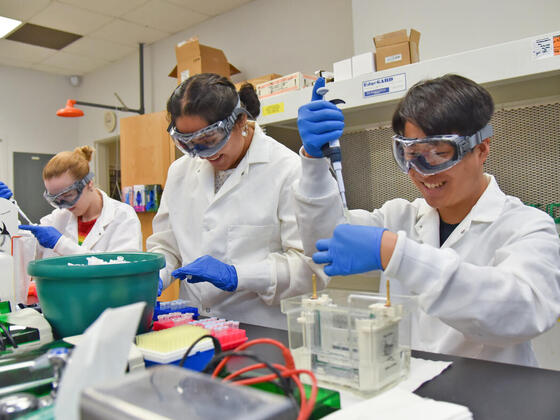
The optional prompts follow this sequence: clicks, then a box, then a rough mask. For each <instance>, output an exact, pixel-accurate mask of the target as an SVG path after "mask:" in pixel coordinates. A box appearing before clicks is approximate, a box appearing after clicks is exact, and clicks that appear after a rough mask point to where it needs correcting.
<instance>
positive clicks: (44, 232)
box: [19, 225, 62, 249]
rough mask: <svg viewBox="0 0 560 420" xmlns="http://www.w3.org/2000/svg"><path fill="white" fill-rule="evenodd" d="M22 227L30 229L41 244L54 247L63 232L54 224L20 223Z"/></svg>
mask: <svg viewBox="0 0 560 420" xmlns="http://www.w3.org/2000/svg"><path fill="white" fill-rule="evenodd" d="M19 228H20V229H23V230H30V231H31V233H32V234H33V235H35V237H36V238H37V240H38V241H39V243H40V244H41V246H44V247H45V248H51V249H52V248H54V247H55V245H56V243H57V242H58V240H59V239H60V237H61V236H62V233H60V232H59V231H58V230H56V228H53V227H52V226H35V225H19Z"/></svg>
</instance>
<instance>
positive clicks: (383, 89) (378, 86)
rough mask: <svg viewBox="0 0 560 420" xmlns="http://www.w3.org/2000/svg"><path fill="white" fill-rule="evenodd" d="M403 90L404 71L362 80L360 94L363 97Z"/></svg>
mask: <svg viewBox="0 0 560 420" xmlns="http://www.w3.org/2000/svg"><path fill="white" fill-rule="evenodd" d="M403 90H406V74H405V73H399V74H393V75H391V76H385V77H380V78H379V79H372V80H365V81H364V82H362V96H363V97H364V98H369V97H372V96H377V95H386V94H388V93H395V92H401V91H403Z"/></svg>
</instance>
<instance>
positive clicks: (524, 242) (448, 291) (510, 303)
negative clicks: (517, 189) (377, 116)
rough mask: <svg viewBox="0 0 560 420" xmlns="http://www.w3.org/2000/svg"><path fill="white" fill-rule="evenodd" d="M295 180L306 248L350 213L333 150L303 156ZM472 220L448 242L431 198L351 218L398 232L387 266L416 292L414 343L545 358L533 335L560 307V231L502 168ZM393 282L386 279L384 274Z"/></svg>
mask: <svg viewBox="0 0 560 420" xmlns="http://www.w3.org/2000/svg"><path fill="white" fill-rule="evenodd" d="M302 161H303V176H302V180H301V182H299V183H298V184H296V185H295V186H294V190H295V195H296V205H297V207H298V223H299V227H300V233H301V234H302V238H303V242H304V245H305V250H306V253H307V252H309V253H311V252H312V251H313V250H314V248H315V246H314V244H315V241H316V239H319V238H320V237H330V236H332V231H333V230H334V227H335V226H336V224H338V223H340V222H342V221H343V219H342V204H341V202H340V198H339V195H338V190H337V187H336V182H335V181H334V180H333V179H332V177H329V176H328V172H327V162H326V161H325V159H308V158H305V157H302ZM486 176H487V177H489V178H490V179H489V181H490V182H489V185H488V187H487V188H486V190H485V192H484V193H483V195H482V196H481V197H480V199H479V200H478V202H477V203H476V205H475V206H474V207H473V208H472V210H471V211H470V213H469V214H468V215H467V216H466V217H465V219H464V220H463V221H462V222H461V223H460V224H459V225H458V226H457V227H456V228H455V230H454V231H453V232H452V233H451V235H450V236H449V237H448V238H447V240H446V241H445V243H444V244H443V245H442V246H441V248H440V244H439V214H438V212H437V210H436V209H434V208H432V207H430V206H429V205H428V204H427V203H426V201H425V200H424V199H416V200H414V201H413V202H409V201H406V200H403V199H395V200H390V201H388V202H387V203H385V204H384V205H383V206H382V207H381V208H380V209H377V210H374V211H373V212H368V211H365V210H353V211H351V219H350V220H351V223H352V224H361V225H374V226H384V227H386V228H387V229H389V230H391V231H393V232H398V240H397V243H396V247H395V250H394V252H393V255H392V257H391V260H390V262H389V264H388V266H387V268H386V270H385V272H384V273H383V277H384V278H390V279H391V292H392V293H399V294H410V295H413V296H416V300H417V303H418V306H419V310H418V311H417V312H416V313H415V315H414V317H413V326H412V329H413V331H412V347H413V348H414V349H418V350H425V351H430V352H435V353H447V354H454V355H458V356H464V357H474V358H480V359H487V360H494V361H499V362H507V363H516V364H522V365H536V359H535V356H534V353H533V350H532V347H531V342H530V340H531V338H533V337H535V336H537V335H539V334H541V333H542V332H544V331H546V330H547V329H549V328H551V327H552V326H553V325H554V323H555V322H556V320H557V319H558V316H559V315H560V240H559V238H558V233H557V232H556V228H555V225H554V222H553V220H552V219H551V218H550V217H549V216H548V215H547V214H546V213H544V212H542V211H540V210H537V209H535V208H532V207H528V206H525V205H523V203H522V202H521V201H520V200H519V199H518V198H516V197H511V196H507V195H505V194H504V193H503V192H502V191H501V190H500V188H499V187H498V184H497V182H496V180H495V179H494V177H492V176H490V175H486ZM381 285H382V291H384V285H385V279H382V282H381Z"/></svg>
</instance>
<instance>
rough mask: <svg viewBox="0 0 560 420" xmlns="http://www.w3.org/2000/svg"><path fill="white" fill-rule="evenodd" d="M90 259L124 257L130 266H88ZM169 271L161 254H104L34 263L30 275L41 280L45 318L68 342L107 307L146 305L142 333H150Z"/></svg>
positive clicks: (57, 334) (57, 333)
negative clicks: (164, 273) (161, 281)
mask: <svg viewBox="0 0 560 420" xmlns="http://www.w3.org/2000/svg"><path fill="white" fill-rule="evenodd" d="M90 256H95V257H97V258H100V259H102V260H104V261H109V260H111V259H113V260H114V259H117V257H118V256H122V257H124V259H125V260H126V261H129V262H128V263H125V264H103V265H89V266H88V265H84V264H87V259H86V257H90ZM68 263H72V264H82V265H80V266H69V265H68ZM163 267H165V258H164V257H163V255H161V254H155V253H149V252H102V253H91V254H82V255H72V256H67V257H55V258H45V259H42V260H37V261H32V262H30V263H29V265H28V267H27V272H28V273H29V275H31V276H33V277H34V278H35V282H36V284H37V295H38V297H39V302H40V304H41V308H42V310H43V314H44V315H45V318H46V319H47V321H49V323H50V324H51V326H52V328H53V333H54V335H55V337H57V338H62V337H68V336H72V335H77V334H82V333H83V332H84V330H85V329H86V328H87V327H88V326H90V325H91V324H92V323H93V321H95V320H96V319H97V317H98V316H99V315H101V313H102V312H103V311H104V310H105V309H107V308H115V307H118V306H124V305H128V304H130V303H135V302H146V307H145V309H144V313H143V314H142V319H141V321H140V326H139V328H138V332H139V333H142V332H146V331H149V330H150V328H151V325H152V316H153V313H154V304H155V301H156V298H157V289H158V280H159V270H160V269H161V268H163Z"/></svg>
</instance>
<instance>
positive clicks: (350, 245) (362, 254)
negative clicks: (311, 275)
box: [313, 225, 387, 276]
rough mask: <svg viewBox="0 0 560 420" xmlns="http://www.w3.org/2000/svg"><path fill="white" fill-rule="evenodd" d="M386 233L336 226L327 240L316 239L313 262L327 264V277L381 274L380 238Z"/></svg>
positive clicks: (373, 227) (372, 227)
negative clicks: (376, 271) (371, 272)
mask: <svg viewBox="0 0 560 420" xmlns="http://www.w3.org/2000/svg"><path fill="white" fill-rule="evenodd" d="M386 230H387V229H385V228H380V227H376V226H360V225H338V226H337V227H336V228H335V229H334V233H333V237H332V238H330V239H319V240H318V241H317V244H316V246H317V250H319V252H316V253H315V254H313V261H315V262H316V263H317V264H327V265H326V266H325V267H324V269H323V270H324V271H325V274H326V275H327V276H340V275H343V276H345V275H348V274H358V273H365V272H366V271H371V270H382V269H383V267H382V266H381V238H382V237H383V232H385V231H386Z"/></svg>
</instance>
